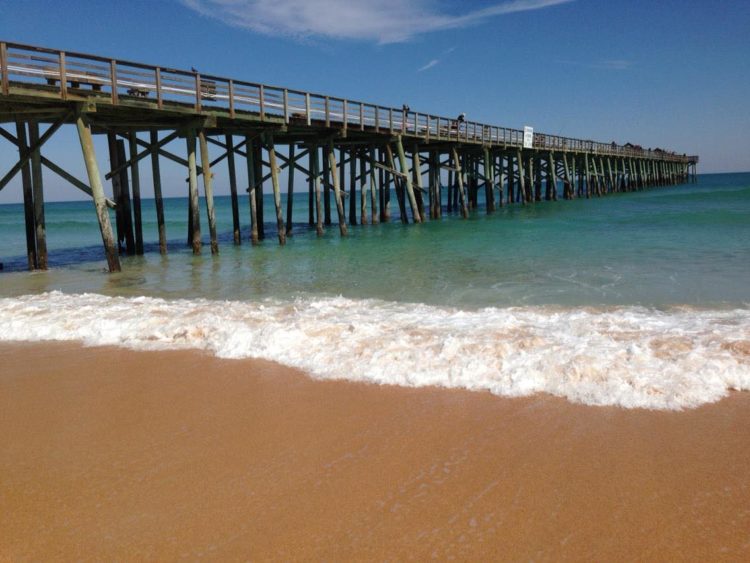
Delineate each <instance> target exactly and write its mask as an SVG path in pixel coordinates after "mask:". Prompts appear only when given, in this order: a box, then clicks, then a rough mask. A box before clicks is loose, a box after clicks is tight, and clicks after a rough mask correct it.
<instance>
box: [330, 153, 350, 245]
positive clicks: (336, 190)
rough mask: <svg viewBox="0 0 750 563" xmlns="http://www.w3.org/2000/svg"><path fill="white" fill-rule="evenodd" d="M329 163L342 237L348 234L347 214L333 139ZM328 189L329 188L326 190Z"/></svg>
mask: <svg viewBox="0 0 750 563" xmlns="http://www.w3.org/2000/svg"><path fill="white" fill-rule="evenodd" d="M328 164H329V168H330V173H331V177H332V178H333V190H334V193H335V196H336V211H337V212H338V216H339V232H340V233H341V236H342V237H345V236H346V235H347V229H346V216H345V215H344V204H343V202H342V201H341V186H339V177H338V174H337V168H336V154H335V153H334V150H333V141H329V143H328ZM326 191H327V190H326Z"/></svg>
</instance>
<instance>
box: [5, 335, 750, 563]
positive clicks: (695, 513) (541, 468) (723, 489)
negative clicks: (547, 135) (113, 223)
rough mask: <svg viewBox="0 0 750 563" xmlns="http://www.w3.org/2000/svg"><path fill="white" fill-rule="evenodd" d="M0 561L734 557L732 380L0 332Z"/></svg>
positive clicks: (742, 433)
mask: <svg viewBox="0 0 750 563" xmlns="http://www.w3.org/2000/svg"><path fill="white" fill-rule="evenodd" d="M0 366H2V368H1V369H0V560H5V559H8V560H18V559H20V560H23V559H33V560H56V559H65V560H70V559H84V560H85V559H121V560H134V559H138V560H142V559H152V560H153V559H160V560H164V559H175V558H180V557H184V558H189V559H196V558H198V557H207V558H212V559H256V560H257V559H261V560H262V559H278V560H288V559H308V560H309V559H327V560H351V559H355V558H356V559H407V558H414V559H426V558H428V557H437V558H440V559H445V558H450V557H453V558H457V559H475V560H476V559H483V560H487V559H513V560H520V559H523V560H528V559H534V560H560V559H568V560H570V559H575V560H598V561H603V560H634V559H645V560H665V559H675V558H677V559H683V560H684V559H693V560H750V394H748V393H734V394H733V395H731V396H730V397H729V398H727V399H725V400H723V401H721V402H719V403H716V404H712V405H707V406H704V407H701V408H699V409H695V410H690V411H684V412H653V411H643V410H623V409H617V408H593V407H586V406H581V405H573V404H570V403H568V402H566V401H564V400H562V399H557V398H554V397H549V396H536V397H531V398H522V399H506V398H498V397H495V396H492V395H490V394H487V393H471V392H463V391H455V390H444V389H433V388H422V389H404V388H397V387H380V386H371V385H364V384H354V383H347V382H321V381H314V380H312V379H309V378H308V377H306V376H304V375H303V374H301V373H299V372H296V371H294V370H291V369H287V368H284V367H281V366H278V365H275V364H272V363H268V362H262V361H225V360H218V359H215V358H212V357H210V356H207V355H205V354H201V353H197V352H153V353H152V352H138V353H136V352H131V351H126V350H122V349H114V348H95V349H93V348H82V347H79V346H76V345H71V344H41V345H39V344H35V345H31V344H17V345H9V344H3V345H0Z"/></svg>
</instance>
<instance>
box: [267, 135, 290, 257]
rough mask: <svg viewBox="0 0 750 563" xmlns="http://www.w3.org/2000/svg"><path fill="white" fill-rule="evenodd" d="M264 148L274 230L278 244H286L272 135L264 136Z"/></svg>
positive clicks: (277, 168)
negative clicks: (269, 172)
mask: <svg viewBox="0 0 750 563" xmlns="http://www.w3.org/2000/svg"><path fill="white" fill-rule="evenodd" d="M266 150H268V162H269V163H270V167H271V184H272V186H273V205H274V207H275V208H276V230H277V231H278V236H279V244H280V245H281V246H284V245H285V244H286V227H285V226H284V216H283V214H282V211H281V187H280V184H279V167H278V166H277V164H276V147H275V146H274V143H273V135H271V134H270V133H268V135H267V136H266Z"/></svg>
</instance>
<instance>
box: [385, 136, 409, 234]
mask: <svg viewBox="0 0 750 563" xmlns="http://www.w3.org/2000/svg"><path fill="white" fill-rule="evenodd" d="M385 154H386V158H387V159H388V160H387V161H386V162H387V163H388V166H389V167H390V168H392V169H393V168H395V167H396V163H395V161H394V159H393V149H392V148H391V145H390V144H388V145H385ZM403 180H404V177H403V172H402V174H401V175H400V176H398V177H394V183H395V186H396V201H397V202H398V209H399V214H400V215H401V222H402V223H408V222H409V217H408V216H407V214H406V203H405V201H404V188H403V186H402V185H401V182H402V181H403ZM389 192H390V190H389ZM389 192H388V193H389Z"/></svg>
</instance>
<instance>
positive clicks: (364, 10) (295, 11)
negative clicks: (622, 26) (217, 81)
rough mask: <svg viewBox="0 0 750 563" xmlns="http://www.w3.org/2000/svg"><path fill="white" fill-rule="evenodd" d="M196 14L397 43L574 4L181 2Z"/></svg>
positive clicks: (294, 33)
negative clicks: (461, 7) (461, 6)
mask: <svg viewBox="0 0 750 563" xmlns="http://www.w3.org/2000/svg"><path fill="white" fill-rule="evenodd" d="M180 1H181V2H182V4H184V5H185V6H187V7H188V8H190V9H192V10H195V11H196V12H198V13H200V14H202V15H204V16H208V17H212V18H216V19H218V20H220V21H222V22H224V23H226V24H229V25H232V26H236V27H241V28H245V29H250V30H252V31H255V32H257V33H263V34H266V35H285V36H290V37H296V38H307V37H328V38H334V39H349V40H360V41H375V42H377V43H400V42H403V41H407V40H409V39H411V38H413V37H415V36H417V35H421V34H424V33H429V32H433V31H439V30H445V29H455V28H459V27H466V26H470V25H475V24H478V23H480V22H482V21H485V20H487V19H489V18H492V17H496V16H500V15H504V14H511V13H514V12H524V11H529V10H540V9H542V8H547V7H550V6H555V5H558V4H565V3H568V2H572V1H573V0H505V1H504V2H499V3H496V4H493V5H491V6H487V7H485V8H482V9H479V10H472V11H469V12H464V13H448V12H445V11H443V10H441V5H443V6H444V5H445V4H444V3H440V2H439V0H411V1H405V0H180Z"/></svg>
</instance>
